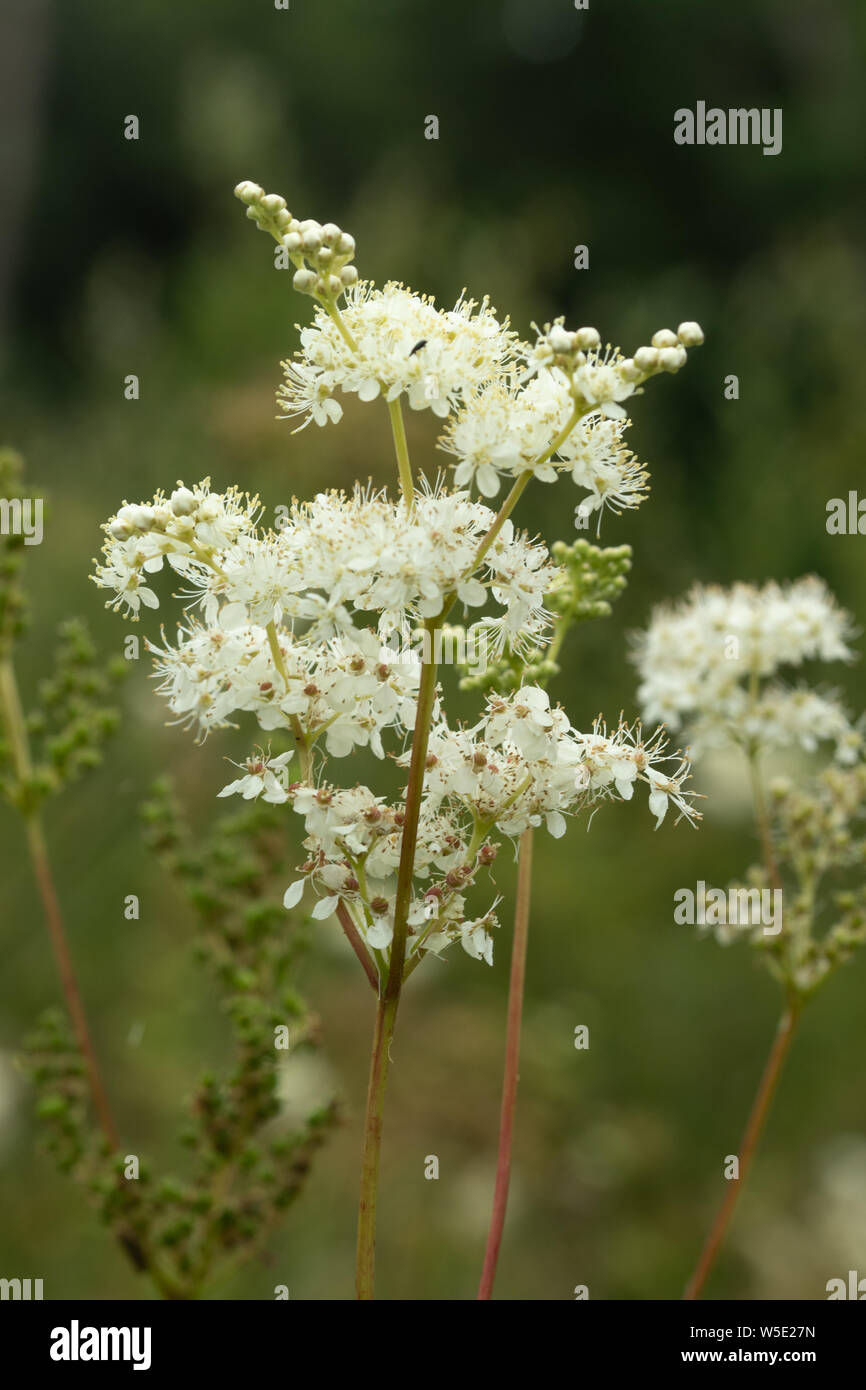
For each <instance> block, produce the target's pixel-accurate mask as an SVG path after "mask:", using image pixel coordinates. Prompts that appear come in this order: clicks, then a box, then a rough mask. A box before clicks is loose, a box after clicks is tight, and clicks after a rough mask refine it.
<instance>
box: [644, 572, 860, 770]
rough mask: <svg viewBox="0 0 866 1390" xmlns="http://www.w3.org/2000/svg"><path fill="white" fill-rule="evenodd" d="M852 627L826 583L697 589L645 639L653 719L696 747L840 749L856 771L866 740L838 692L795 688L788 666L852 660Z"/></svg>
mask: <svg viewBox="0 0 866 1390" xmlns="http://www.w3.org/2000/svg"><path fill="white" fill-rule="evenodd" d="M851 636H852V624H851V619H850V617H849V615H848V614H847V613H846V612H844V610H843V609H841V608H840V607H839V605H838V604H837V602H836V600H835V598H834V597H833V595H832V594H831V593H830V591H829V589H828V588H827V586H826V585H825V584H824V583H823V581H822V580H820V579H817V578H815V577H808V578H805V579H798V580H796V581H794V582H793V583H790V584H784V585H780V584H776V583H768V584H765V585H763V586H762V587H761V588H758V587H756V586H753V585H750V584H735V585H734V586H733V588H731V589H721V588H716V587H704V586H702V585H697V586H696V587H695V588H694V589H692V591H691V592H690V593H689V595H688V596H687V597H686V598H685V599H684V600H682V601H681V602H680V603H677V604H673V605H670V606H663V607H660V608H657V609H656V610H655V611H654V613H653V615H652V620H651V622H650V625H649V627H648V628H647V630H646V631H645V632H643V633H641V634H639V635H638V638H637V644H636V652H635V659H636V662H637V667H638V671H639V673H640V687H639V691H638V696H639V699H640V701H641V706H642V709H643V714H644V718H646V719H649V720H655V719H661V720H664V721H665V722H666V723H667V725H668V726H669V727H670V728H672V729H679V728H681V727H683V726H685V728H686V729H687V732H688V737H689V742H690V747H691V748H692V750H693V751H694V752H695V753H697V752H699V751H700V750H701V749H702V748H712V747H719V746H724V745H725V744H730V743H737V744H740V745H742V746H744V747H747V748H754V749H761V750H768V749H773V748H785V747H790V746H793V745H796V746H799V747H801V748H803V749H805V750H806V751H808V752H813V751H814V750H815V749H816V748H817V747H818V745H819V744H821V743H826V742H830V743H832V744H834V745H835V756H836V758H837V760H838V761H839V762H840V763H843V764H853V763H855V762H856V761H857V760H858V759H859V757H860V755H861V751H862V742H863V740H862V733H861V730H860V728H859V727H858V726H855V725H854V724H852V722H851V720H850V718H849V716H848V714H847V712H846V711H845V709H844V708H843V706H842V705H841V704H840V703H839V701H838V699H837V698H836V697H835V696H834V695H833V694H832V693H823V692H821V691H818V690H814V689H812V688H810V687H809V686H805V685H802V686H796V687H792V686H789V685H786V684H785V683H784V682H783V681H782V680H781V679H780V674H781V673H782V672H783V671H784V668H786V667H799V666H802V665H803V664H804V663H805V662H810V661H822V662H824V661H827V662H829V661H850V660H852V658H853V654H852V651H851V648H850V646H849V641H850V638H851Z"/></svg>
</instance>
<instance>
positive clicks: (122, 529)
mask: <svg viewBox="0 0 866 1390" xmlns="http://www.w3.org/2000/svg"><path fill="white" fill-rule="evenodd" d="M207 505H208V499H200V498H197V497H196V496H195V493H193V492H190V490H189V488H188V487H178V488H176V489H175V490H174V492H173V493H172V494H171V497H170V498H168V500H167V501H158V502H156V503H155V504H154V505H153V506H151V505H149V504H148V503H144V502H133V503H127V504H126V506H123V507H121V508H120V510H119V511H118V513H117V515H116V516H115V517H114V519H113V521H111V522H110V523H109V526H108V532H109V535H111V536H113V537H114V539H115V540H116V541H125V540H128V539H129V537H130V536H142V535H146V534H147V533H148V531H172V530H178V529H180V530H189V531H190V532H191V531H192V529H193V527H194V525H195V522H194V521H191V520H188V518H191V517H193V516H194V515H195V514H196V513H197V512H199V511H200V510H201V508H202V507H204V508H207ZM215 517H216V512H214V517H213V518H211V519H215Z"/></svg>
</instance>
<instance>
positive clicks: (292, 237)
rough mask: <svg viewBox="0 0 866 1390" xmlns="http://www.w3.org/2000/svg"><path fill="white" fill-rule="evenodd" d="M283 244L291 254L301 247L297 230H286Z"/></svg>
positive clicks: (295, 253) (294, 253)
mask: <svg viewBox="0 0 866 1390" xmlns="http://www.w3.org/2000/svg"><path fill="white" fill-rule="evenodd" d="M283 245H284V246H285V248H286V250H287V251H288V252H290V253H291V254H292V255H293V256H294V255H297V253H298V252H299V251H300V249H301V237H300V233H299V232H287V233H286V235H285V236H284V237H283Z"/></svg>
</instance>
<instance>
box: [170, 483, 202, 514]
mask: <svg viewBox="0 0 866 1390" xmlns="http://www.w3.org/2000/svg"><path fill="white" fill-rule="evenodd" d="M196 506H197V503H196V500H195V495H194V493H192V492H190V490H189V488H188V487H178V488H175V490H174V492H173V493H172V494H171V509H172V511H173V512H174V514H175V516H190V515H191V513H192V512H194V511H195V509H196Z"/></svg>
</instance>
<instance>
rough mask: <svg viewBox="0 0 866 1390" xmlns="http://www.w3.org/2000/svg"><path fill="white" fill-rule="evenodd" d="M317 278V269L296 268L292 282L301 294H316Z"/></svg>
mask: <svg viewBox="0 0 866 1390" xmlns="http://www.w3.org/2000/svg"><path fill="white" fill-rule="evenodd" d="M317 279H318V277H317V275H316V273H315V271H312V270H296V271H295V273H294V276H293V277H292V284H293V285H294V287H295V289H296V290H297V291H298V293H299V294H314V293H315V290H316V282H317Z"/></svg>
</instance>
